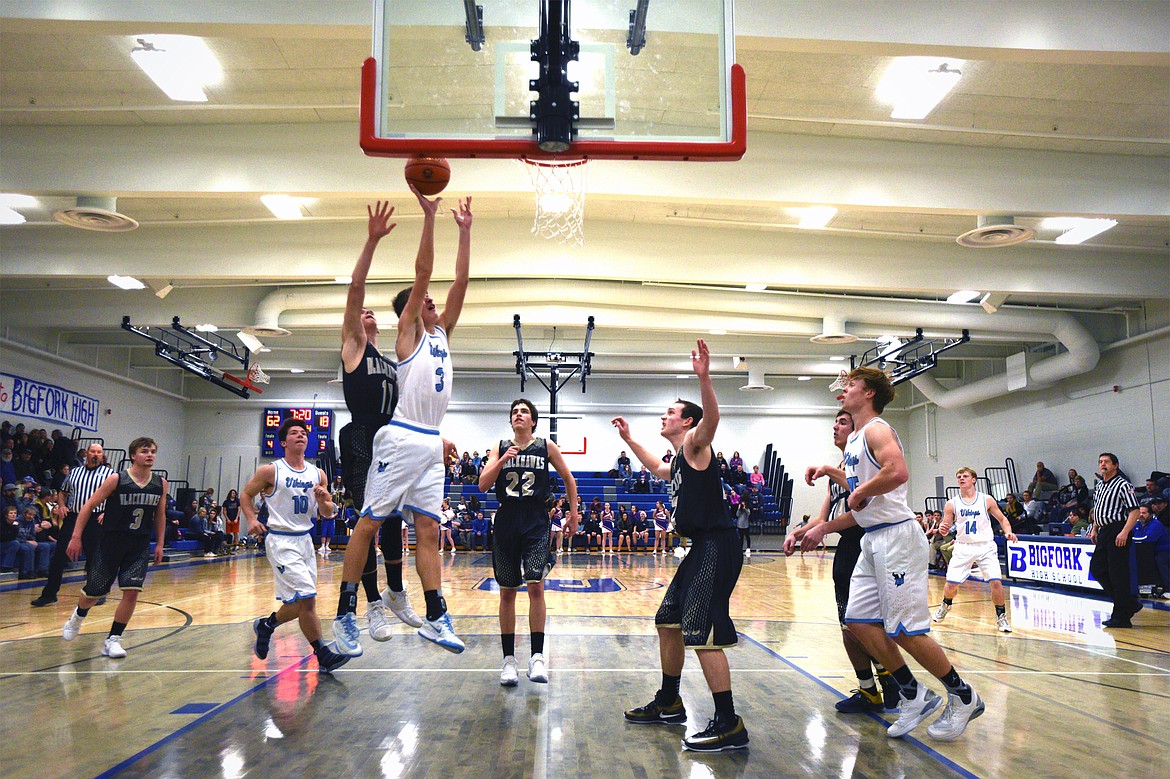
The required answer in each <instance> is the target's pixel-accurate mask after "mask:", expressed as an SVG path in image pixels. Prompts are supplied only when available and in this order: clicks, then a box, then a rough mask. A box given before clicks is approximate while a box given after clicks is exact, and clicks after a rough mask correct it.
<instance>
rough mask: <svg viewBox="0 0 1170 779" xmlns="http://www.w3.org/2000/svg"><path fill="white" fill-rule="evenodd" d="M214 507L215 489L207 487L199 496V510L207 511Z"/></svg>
mask: <svg viewBox="0 0 1170 779" xmlns="http://www.w3.org/2000/svg"><path fill="white" fill-rule="evenodd" d="M214 505H215V488H213V487H208V488H207V489H206V490H204V492H203V494H202V495H200V496H199V508H201V509H209V508H211V507H212V506H214Z"/></svg>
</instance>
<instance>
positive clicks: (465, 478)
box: [459, 452, 479, 484]
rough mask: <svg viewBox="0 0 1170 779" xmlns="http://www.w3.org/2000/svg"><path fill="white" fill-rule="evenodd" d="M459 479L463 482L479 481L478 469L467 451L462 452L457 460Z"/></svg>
mask: <svg viewBox="0 0 1170 779" xmlns="http://www.w3.org/2000/svg"><path fill="white" fill-rule="evenodd" d="M459 480H460V481H462V482H463V483H464V484H475V483H476V482H477V481H479V469H478V468H476V467H475V463H473V462H472V461H471V455H469V454H468V453H467V452H464V453H463V458H462V459H461V460H460V461H459Z"/></svg>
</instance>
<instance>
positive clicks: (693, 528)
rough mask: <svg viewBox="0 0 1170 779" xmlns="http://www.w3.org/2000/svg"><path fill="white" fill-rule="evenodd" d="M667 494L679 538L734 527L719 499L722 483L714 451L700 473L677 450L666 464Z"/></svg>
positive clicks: (720, 498)
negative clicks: (668, 476) (667, 469)
mask: <svg viewBox="0 0 1170 779" xmlns="http://www.w3.org/2000/svg"><path fill="white" fill-rule="evenodd" d="M669 491H670V500H671V504H672V505H673V506H674V526H675V528H676V529H677V530H678V532H679V533H681V534H682V535H684V536H692V535H694V534H696V533H703V532H706V531H710V530H722V529H724V528H734V527H735V522H733V521H732V519H731V514H730V513H729V512H728V511H727V501H725V500H723V481H722V480H721V479H720V478H719V462H718V461H717V460H716V459H715V450H714V448H712V449H711V462H710V463H709V464H708V465H707V468H706V469H705V470H702V471H697V470H695V469H694V468H692V467H691V464H690V463H688V462H687V458H686V457H685V456H684V455H683V450H682V449H681V448H680V449H679V450H678V451H677V452H676V453H675V455H674V458H673V459H671V461H670V489H669Z"/></svg>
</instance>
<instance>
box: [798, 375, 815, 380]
mask: <svg viewBox="0 0 1170 779" xmlns="http://www.w3.org/2000/svg"><path fill="white" fill-rule="evenodd" d="M796 380H797V381H812V376H797V377H796Z"/></svg>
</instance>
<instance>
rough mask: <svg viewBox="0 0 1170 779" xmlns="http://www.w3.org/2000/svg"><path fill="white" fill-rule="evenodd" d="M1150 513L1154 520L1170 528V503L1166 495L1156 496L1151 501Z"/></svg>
mask: <svg viewBox="0 0 1170 779" xmlns="http://www.w3.org/2000/svg"><path fill="white" fill-rule="evenodd" d="M1150 513H1151V514H1153V515H1154V518H1155V519H1157V520H1158V521H1159V522H1161V523H1162V524H1163V525H1165V526H1166V527H1167V528H1170V501H1167V500H1166V496H1165V495H1155V496H1154V497H1153V499H1152V500H1151V501H1150Z"/></svg>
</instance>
